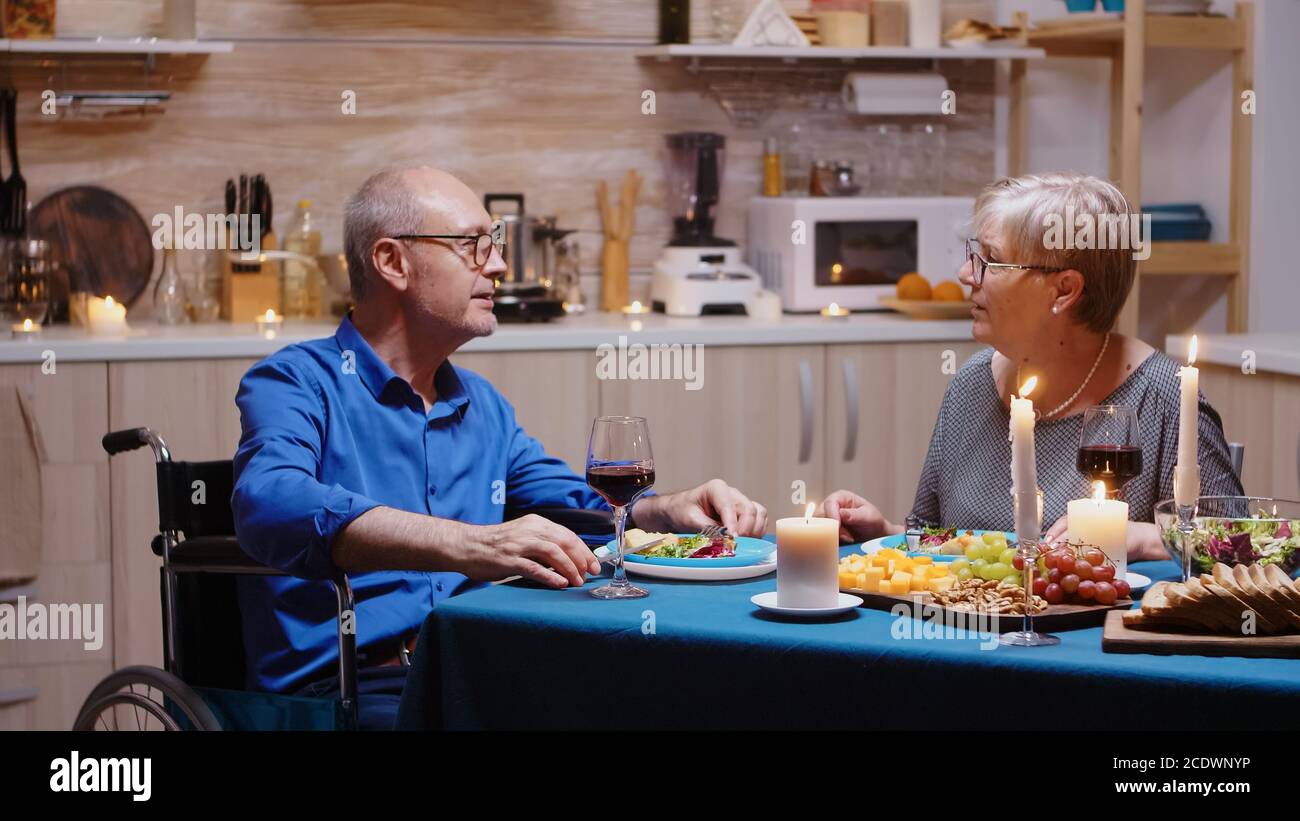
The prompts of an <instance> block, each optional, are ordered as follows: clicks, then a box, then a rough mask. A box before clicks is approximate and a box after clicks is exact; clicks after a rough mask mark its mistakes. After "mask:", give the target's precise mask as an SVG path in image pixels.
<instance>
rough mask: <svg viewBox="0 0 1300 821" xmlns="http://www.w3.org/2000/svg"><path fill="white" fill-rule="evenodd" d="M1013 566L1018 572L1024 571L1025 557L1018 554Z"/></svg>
mask: <svg viewBox="0 0 1300 821" xmlns="http://www.w3.org/2000/svg"><path fill="white" fill-rule="evenodd" d="M1011 566H1012V567H1014V568H1015V569H1016V570H1024V569H1025V557H1024V556H1021V555H1018V554H1017V556H1016V557H1015V558H1014V559H1012V560H1011Z"/></svg>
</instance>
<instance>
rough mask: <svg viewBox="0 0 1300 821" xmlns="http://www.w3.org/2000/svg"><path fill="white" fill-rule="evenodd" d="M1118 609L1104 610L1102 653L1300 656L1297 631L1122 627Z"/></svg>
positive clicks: (1249, 656)
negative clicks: (1252, 633)
mask: <svg viewBox="0 0 1300 821" xmlns="http://www.w3.org/2000/svg"><path fill="white" fill-rule="evenodd" d="M1123 619H1124V614H1123V613H1122V612H1118V611H1115V612H1111V613H1107V614H1106V625H1105V627H1104V628H1103V629H1102V633H1101V649H1102V651H1103V652H1106V653H1151V654H1153V655H1157V656H1245V657H1248V658H1277V659H1298V658H1300V635H1290V636H1229V635H1216V634H1213V633H1193V632H1190V631H1189V632H1186V633H1182V632H1175V631H1173V630H1170V629H1165V630H1147V629H1145V628H1143V629H1138V628H1133V627H1126V626H1125V625H1124V621H1123Z"/></svg>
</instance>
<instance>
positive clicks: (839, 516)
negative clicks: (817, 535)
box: [815, 490, 897, 544]
mask: <svg viewBox="0 0 1300 821" xmlns="http://www.w3.org/2000/svg"><path fill="white" fill-rule="evenodd" d="M815 515H817V516H825V517H826V518H828V519H835V520H836V521H838V522H839V523H840V542H841V543H843V544H849V543H851V542H865V541H867V540H869V539H875V538H878V537H880V536H886V535H889V534H890V533H892V532H897V529H896V528H894V526H893V525H891V524H890V523H889V522H887V521H885V517H884V516H883V515H881V513H880V511H879V510H877V509H876V506H875V505H873V504H871V502H868V501H867V500H866V499H864V498H862V497H861V496H859V495H858V494H856V493H854V492H852V491H849V490H837V491H835V492H834V493H832V494H831V495H830V496H827V497H826V500H825V501H823V502H822V503H821V505H820V506H819V507H818V508H817V510H816V514H815Z"/></svg>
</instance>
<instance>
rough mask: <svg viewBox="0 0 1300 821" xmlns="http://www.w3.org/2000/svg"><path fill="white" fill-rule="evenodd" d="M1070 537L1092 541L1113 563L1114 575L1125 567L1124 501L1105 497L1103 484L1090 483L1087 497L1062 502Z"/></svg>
mask: <svg viewBox="0 0 1300 821" xmlns="http://www.w3.org/2000/svg"><path fill="white" fill-rule="evenodd" d="M1066 516H1067V517H1068V518H1067V519H1066V529H1067V530H1069V532H1070V540H1071V541H1075V542H1083V543H1085V544H1091V545H1096V546H1097V547H1100V548H1101V549H1102V552H1103V553H1105V554H1106V556H1107V557H1108V558H1109V559H1110V560H1111V562H1112V563H1113V564H1114V565H1115V577H1116V578H1120V579H1122V578H1124V574H1125V573H1126V572H1127V571H1128V503H1126V502H1121V501H1119V500H1117V499H1107V498H1106V485H1105V484H1104V483H1102V482H1094V483H1093V493H1092V498H1091V499H1074V500H1073V501H1071V502H1070V503H1069V504H1068V505H1067V506H1066Z"/></svg>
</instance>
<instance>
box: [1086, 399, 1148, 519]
mask: <svg viewBox="0 0 1300 821" xmlns="http://www.w3.org/2000/svg"><path fill="white" fill-rule="evenodd" d="M1075 467H1077V468H1078V469H1079V472H1080V473H1082V474H1083V475H1084V476H1085V477H1087V479H1088V481H1089V482H1101V483H1102V484H1104V485H1105V486H1106V492H1107V495H1108V496H1110V497H1111V498H1115V497H1118V496H1119V491H1120V489H1121V488H1123V487H1124V485H1125V484H1127V483H1128V481H1129V480H1130V479H1133V478H1136V477H1137V476H1140V475H1141V474H1142V431H1141V429H1140V428H1139V427H1138V420H1137V411H1136V410H1135V409H1134V408H1132V407H1129V406H1128V405H1096V406H1094V407H1091V408H1088V409H1087V410H1086V411H1084V412H1083V426H1082V428H1081V429H1080V431H1079V451H1078V456H1077V459H1076V461H1075Z"/></svg>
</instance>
